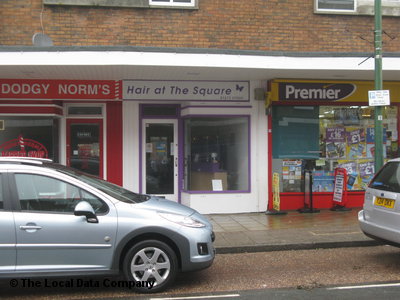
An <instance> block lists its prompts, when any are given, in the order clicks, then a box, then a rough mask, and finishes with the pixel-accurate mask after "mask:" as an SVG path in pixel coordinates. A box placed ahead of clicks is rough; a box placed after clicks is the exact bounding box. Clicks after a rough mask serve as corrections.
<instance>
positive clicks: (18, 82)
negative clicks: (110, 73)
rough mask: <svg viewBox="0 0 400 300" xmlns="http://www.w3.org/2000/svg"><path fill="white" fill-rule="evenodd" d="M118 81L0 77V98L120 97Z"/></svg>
mask: <svg viewBox="0 0 400 300" xmlns="http://www.w3.org/2000/svg"><path fill="white" fill-rule="evenodd" d="M119 86H120V82H119V81H114V80H40V79H0V99H61V100H62V99H107V100H109V99H120V95H119Z"/></svg>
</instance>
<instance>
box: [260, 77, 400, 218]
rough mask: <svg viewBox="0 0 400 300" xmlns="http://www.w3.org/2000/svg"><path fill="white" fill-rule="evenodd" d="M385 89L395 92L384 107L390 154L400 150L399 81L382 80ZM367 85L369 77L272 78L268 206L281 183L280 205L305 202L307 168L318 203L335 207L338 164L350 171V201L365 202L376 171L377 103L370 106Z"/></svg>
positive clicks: (356, 204) (355, 204) (349, 204)
mask: <svg viewBox="0 0 400 300" xmlns="http://www.w3.org/2000/svg"><path fill="white" fill-rule="evenodd" d="M384 89H385V90H389V91H390V98H391V104H390V106H385V107H384V109H383V133H382V134H383V137H384V139H383V144H384V145H383V149H384V151H383V152H384V159H385V160H388V159H391V158H396V157H398V156H399V137H398V133H399V132H400V128H399V124H400V121H399V115H400V114H399V107H400V82H384ZM369 90H374V83H373V82H370V81H335V80H332V81H331V80H287V79H284V80H273V81H271V82H270V83H269V92H268V100H269V102H268V103H267V113H268V115H269V118H268V120H269V124H268V127H269V130H268V139H269V158H268V160H269V164H268V165H269V170H268V172H269V175H270V176H269V178H270V180H269V191H270V197H269V201H268V208H269V209H272V208H273V199H274V197H273V194H272V191H273V190H275V191H278V189H279V199H280V209H281V210H296V209H301V208H303V207H304V199H305V187H304V186H305V181H304V178H305V176H304V174H305V171H307V172H308V173H309V172H311V174H312V177H313V182H312V187H311V190H312V197H313V206H314V208H317V209H318V208H322V209H326V208H331V207H332V206H333V202H332V200H333V190H334V172H335V170H337V169H338V168H343V169H345V170H346V173H347V179H346V182H345V185H346V188H347V191H348V192H347V203H346V206H347V207H361V206H362V205H363V199H364V190H365V188H366V186H367V184H368V182H369V181H370V180H371V178H372V176H373V175H374V173H375V170H374V147H375V146H374V143H375V141H374V107H372V106H368V91H369ZM273 176H275V178H276V180H275V183H273V180H272V178H273ZM277 179H279V180H277ZM274 185H276V186H274ZM277 185H279V186H277ZM275 199H276V196H275Z"/></svg>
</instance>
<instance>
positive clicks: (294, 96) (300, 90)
mask: <svg viewBox="0 0 400 300" xmlns="http://www.w3.org/2000/svg"><path fill="white" fill-rule="evenodd" d="M355 90H356V86H355V85H354V84H351V83H321V82H282V83H279V99H280V100H283V101H285V100H289V101H339V100H343V99H345V98H348V97H349V96H351V95H352V94H353V93H354V91H355Z"/></svg>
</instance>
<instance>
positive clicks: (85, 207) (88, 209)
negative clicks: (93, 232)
mask: <svg viewBox="0 0 400 300" xmlns="http://www.w3.org/2000/svg"><path fill="white" fill-rule="evenodd" d="M74 215H75V216H85V217H86V221H87V222H88V223H99V219H97V216H96V214H95V212H94V209H93V207H92V206H91V205H90V204H89V202H86V201H80V202H79V203H78V204H77V205H76V206H75V210H74Z"/></svg>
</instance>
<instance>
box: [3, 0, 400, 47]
mask: <svg viewBox="0 0 400 300" xmlns="http://www.w3.org/2000/svg"><path fill="white" fill-rule="evenodd" d="M41 12H42V1H41V0H1V1H0V18H1V24H0V45H18V46H30V45H32V35H33V34H34V33H36V32H41V31H42V30H41V24H40V14H41ZM43 25H44V32H45V33H46V34H47V35H49V36H50V37H51V38H52V40H53V42H54V45H56V46H121V45H131V46H154V47H194V48H218V49H241V50H263V51H346V52H369V51H371V52H373V43H372V42H373V28H374V18H373V17H372V16H341V15H316V14H314V13H313V0H252V1H250V0H229V1H226V0H225V1H222V0H199V9H198V10H174V9H140V8H100V7H78V6H75V7H67V6H45V7H44V10H43ZM383 29H384V30H385V32H387V34H388V35H389V36H391V38H390V37H389V36H388V35H384V36H383V39H384V51H387V52H395V51H398V50H399V49H400V39H399V37H398V35H399V33H400V18H396V17H385V18H384V19H383ZM392 38H393V39H392Z"/></svg>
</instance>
